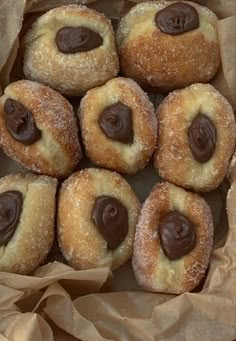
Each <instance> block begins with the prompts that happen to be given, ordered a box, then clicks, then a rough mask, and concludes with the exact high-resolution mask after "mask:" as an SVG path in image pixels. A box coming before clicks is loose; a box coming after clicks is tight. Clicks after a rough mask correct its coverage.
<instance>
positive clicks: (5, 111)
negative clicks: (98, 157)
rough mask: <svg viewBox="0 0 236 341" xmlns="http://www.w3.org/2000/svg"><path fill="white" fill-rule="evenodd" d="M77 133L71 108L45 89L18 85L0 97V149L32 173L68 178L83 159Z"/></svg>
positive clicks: (27, 83) (31, 84) (24, 82)
mask: <svg viewBox="0 0 236 341" xmlns="http://www.w3.org/2000/svg"><path fill="white" fill-rule="evenodd" d="M77 130H78V128H77V123H76V118H75V115H74V112H73V109H72V106H71V105H70V104H69V102H68V101H67V100H66V99H65V98H64V97H62V95H60V94H59V93H58V92H56V91H55V90H52V89H50V88H49V87H47V86H45V85H42V84H39V83H37V82H32V81H29V80H21V81H17V82H14V83H11V84H10V85H8V87H6V89H5V91H4V94H3V96H2V97H0V146H1V148H2V149H3V151H4V152H5V153H6V154H7V155H8V156H9V157H11V158H12V159H14V160H16V161H18V162H19V163H21V164H22V165H23V166H24V167H26V168H28V169H29V170H31V171H33V172H36V173H39V174H46V175H50V176H54V177H65V176H67V175H69V174H71V173H72V171H73V170H74V168H75V167H76V166H77V164H78V162H79V160H80V159H81V157H82V153H81V147H80V143H79V140H78V132H77Z"/></svg>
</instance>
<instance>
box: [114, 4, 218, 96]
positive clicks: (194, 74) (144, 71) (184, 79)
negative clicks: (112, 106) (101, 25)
mask: <svg viewBox="0 0 236 341" xmlns="http://www.w3.org/2000/svg"><path fill="white" fill-rule="evenodd" d="M117 43H118V50H119V56H120V67H121V71H122V74H123V75H124V76H126V77H130V78H132V79H134V80H135V81H136V82H138V83H139V84H140V85H141V86H142V87H143V88H145V89H147V90H152V89H153V90H155V89H159V90H161V91H170V90H173V89H177V88H183V87H185V86H187V85H190V84H192V83H197V82H202V83H205V82H208V81H210V80H211V79H212V78H213V76H214V75H215V74H216V72H217V70H218V68H219V66H220V48H219V42H218V34H217V17H216V15H215V14H214V13H213V12H212V11H210V10H209V9H208V8H206V7H204V6H200V5H198V4H196V3H194V2H190V1H171V2H170V1H147V2H143V3H140V4H138V5H136V6H134V7H133V8H131V10H130V11H129V12H128V13H127V14H126V15H125V16H124V18H122V19H121V21H120V24H119V26H118V30H117Z"/></svg>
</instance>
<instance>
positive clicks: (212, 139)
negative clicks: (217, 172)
mask: <svg viewBox="0 0 236 341" xmlns="http://www.w3.org/2000/svg"><path fill="white" fill-rule="evenodd" d="M216 135H217V134H216V127H215V125H214V124H213V122H212V121H211V120H210V119H209V118H208V117H207V116H206V115H203V114H198V115H197V116H196V117H195V118H194V120H193V122H192V124H191V126H190V127H189V130H188V140H189V145H190V149H191V151H192V153H193V156H194V158H195V159H196V160H197V161H198V162H201V163H204V162H207V161H209V160H210V158H211V157H212V155H213V153H214V151H215V146H216Z"/></svg>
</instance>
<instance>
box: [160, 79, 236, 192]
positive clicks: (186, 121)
mask: <svg viewBox="0 0 236 341" xmlns="http://www.w3.org/2000/svg"><path fill="white" fill-rule="evenodd" d="M157 116H158V120H159V132H158V141H157V149H156V152H155V155H154V164H155V167H156V169H157V170H158V172H159V174H160V175H161V176H162V177H163V178H164V179H166V180H168V181H170V182H173V183H175V184H176V185H179V186H182V187H185V188H191V189H194V190H196V191H206V192H207V191H210V190H213V189H214V188H216V187H217V186H219V185H220V183H221V182H222V181H223V179H224V177H225V175H226V173H227V171H228V167H229V162H230V159H231V157H232V154H233V152H234V148H235V139H236V124H235V118H234V113H233V109H232V107H231V106H230V104H229V102H228V101H227V100H226V99H225V98H224V97H223V96H222V95H221V94H220V93H219V92H218V91H217V90H216V89H215V88H214V87H213V86H211V85H208V84H193V85H191V86H189V87H187V88H185V89H182V90H177V91H174V92H172V93H170V94H169V95H168V96H167V97H166V98H165V99H164V100H163V102H162V103H161V104H160V106H159V108H158V110H157Z"/></svg>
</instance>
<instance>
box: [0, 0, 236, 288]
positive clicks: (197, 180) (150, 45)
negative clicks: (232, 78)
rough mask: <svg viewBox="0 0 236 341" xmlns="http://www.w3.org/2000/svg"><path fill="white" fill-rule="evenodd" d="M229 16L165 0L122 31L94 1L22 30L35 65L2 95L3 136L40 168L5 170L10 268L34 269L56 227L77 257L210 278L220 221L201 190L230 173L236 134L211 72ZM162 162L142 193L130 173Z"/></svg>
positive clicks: (185, 278)
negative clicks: (220, 23) (221, 24)
mask: <svg viewBox="0 0 236 341" xmlns="http://www.w3.org/2000/svg"><path fill="white" fill-rule="evenodd" d="M217 20H218V18H217V17H216V15H215V14H214V13H213V12H212V11H211V10H209V9H208V8H206V7H204V6H201V5H198V4H196V3H194V2H190V1H162V0H161V1H146V2H143V3H140V4H138V5H136V6H134V7H132V8H131V9H130V11H129V12H128V13H127V14H126V15H125V16H124V17H123V18H122V19H121V20H120V22H119V24H118V27H117V29H116V32H115V31H114V28H113V26H112V24H111V21H110V20H109V19H108V18H107V17H106V16H105V15H104V14H101V13H99V12H97V11H95V10H93V9H90V8H88V7H86V6H83V5H64V6H59V7H56V8H54V9H51V10H49V11H48V12H46V13H44V14H43V15H41V16H39V17H38V18H37V19H36V20H35V22H34V23H33V24H32V26H31V27H30V28H29V29H28V31H27V32H26V34H25V35H24V37H23V38H22V42H21V45H22V48H23V52H24V59H23V71H24V75H25V79H21V80H18V81H15V82H13V83H11V84H9V85H8V86H7V87H6V88H5V90H4V93H3V95H2V96H1V97H0V147H1V149H2V150H3V152H4V153H5V154H7V155H8V156H9V157H10V158H12V159H13V160H15V161H16V162H18V163H20V164H21V165H22V166H23V167H24V168H25V169H26V170H28V171H29V172H28V171H27V172H26V173H19V174H10V175H7V176H5V177H2V178H1V179H0V271H6V272H15V273H20V274H29V273H31V272H32V271H33V270H35V269H36V268H37V267H38V266H40V265H41V264H42V263H43V262H44V261H45V259H46V258H47V256H48V254H49V252H50V250H51V248H52V245H53V242H54V240H55V238H56V239H57V240H58V243H59V246H60V250H61V252H62V254H63V256H64V258H65V261H66V262H67V263H68V264H69V265H70V266H72V267H73V268H74V269H76V270H80V269H81V270H86V269H92V268H97V267H109V269H111V270H115V269H117V268H118V267H120V266H121V265H123V264H124V263H126V262H127V261H128V260H129V259H130V258H132V268H133V271H134V274H135V277H136V279H137V282H138V284H139V285H140V286H141V287H142V288H143V289H145V290H148V291H152V292H164V293H172V294H181V293H184V292H186V291H191V290H193V289H194V288H195V287H197V286H198V284H199V283H200V282H201V280H202V279H203V278H204V275H205V273H206V270H207V268H208V265H209V261H210V255H211V250H212V246H213V234H214V226H213V218H212V213H211V209H210V207H209V206H208V204H207V202H206V201H205V200H204V199H203V198H202V197H201V195H200V194H199V192H209V191H212V190H214V189H216V188H217V187H218V186H219V185H220V184H221V183H222V182H223V180H224V178H225V176H226V174H227V172H228V169H229V165H230V161H231V159H232V155H233V153H234V151H235V143H236V123H235V117H234V112H233V109H232V107H231V105H230V103H229V102H228V100H227V99H226V98H225V97H223V95H221V94H220V93H219V92H218V91H217V90H216V89H215V88H214V87H213V86H212V85H210V84H208V82H209V81H211V80H212V79H213V77H214V76H215V75H216V73H217V71H218V69H219V67H220V64H221V57H220V46H219V41H218V35H217ZM156 96H157V97H158V96H159V97H158V98H160V96H163V98H164V99H163V100H162V101H161V103H160V104H159V103H158V105H153V101H152V100H151V99H152V98H153V97H154V98H156ZM74 98H78V99H79V102H80V104H79V107H78V109H75V108H74V107H73V106H72V105H71V100H73V99H74ZM83 154H84V155H85V156H86V157H87V158H88V159H89V160H90V161H91V162H92V163H93V164H94V167H92V168H85V169H83V166H82V165H81V160H82V159H83ZM150 163H152V164H153V166H154V169H155V170H156V172H157V173H158V174H159V176H160V177H161V178H162V181H161V182H160V183H158V184H156V185H155V186H154V187H153V189H152V190H151V192H150V194H149V195H148V197H147V198H146V201H145V202H144V203H143V204H142V205H141V203H140V200H139V199H138V197H137V195H136V193H135V190H134V189H133V188H132V187H131V186H130V185H129V184H128V182H127V180H126V179H125V178H124V176H125V175H129V177H130V176H131V175H132V174H135V173H137V172H138V171H141V170H142V169H144V168H145V167H146V166H147V165H148V164H150ZM143 182H144V183H145V177H143ZM194 192H195V193H194ZM55 232H56V233H55Z"/></svg>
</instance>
